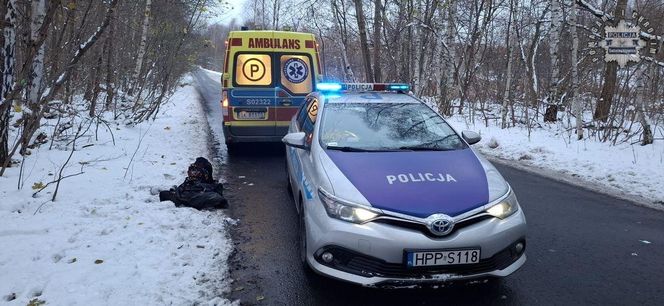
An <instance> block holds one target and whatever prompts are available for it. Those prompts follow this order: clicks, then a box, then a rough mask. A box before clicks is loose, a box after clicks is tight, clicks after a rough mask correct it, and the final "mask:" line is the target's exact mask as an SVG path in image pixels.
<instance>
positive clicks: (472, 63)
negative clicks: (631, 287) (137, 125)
mask: <svg viewBox="0 0 664 306" xmlns="http://www.w3.org/2000/svg"><path fill="white" fill-rule="evenodd" d="M244 11H245V14H244V17H243V21H240V22H236V23H233V24H231V25H230V26H222V25H215V26H212V27H209V28H208V29H207V30H206V34H205V35H206V37H207V38H208V40H209V43H210V44H211V45H212V46H216V47H215V48H211V49H209V50H207V51H204V52H203V54H204V55H203V57H202V63H203V64H207V65H210V66H211V67H216V69H218V70H219V69H220V68H219V67H220V65H221V62H220V61H221V60H220V59H221V58H223V56H221V55H222V54H223V53H222V52H223V39H224V38H223V37H224V36H225V33H226V32H227V31H228V30H229V29H238V27H239V26H240V25H242V24H245V25H247V26H249V28H253V29H275V30H293V31H303V32H311V33H314V34H316V35H317V36H318V39H319V44H320V46H321V50H322V59H323V62H324V72H325V77H326V78H327V79H328V80H338V81H345V82H407V83H410V84H412V85H413V87H414V93H415V94H416V95H417V96H420V97H422V98H425V99H427V100H428V101H430V102H431V103H433V104H435V105H436V106H437V108H438V110H439V112H440V113H442V114H444V115H446V116H452V115H464V116H467V119H468V120H470V121H473V122H474V121H475V120H479V121H482V122H484V123H485V124H486V125H489V124H497V125H499V126H501V127H502V128H508V127H514V126H520V127H525V128H527V129H528V130H529V131H530V129H532V128H538V127H541V126H543V125H545V124H549V125H551V124H555V125H557V128H559V129H560V131H561V132H562V131H573V133H574V134H575V137H576V138H577V139H579V140H581V139H592V140H596V141H599V142H606V143H610V144H618V143H630V144H632V143H634V144H635V143H640V144H642V145H648V144H651V143H653V141H655V140H662V139H664V130H663V127H662V124H663V123H664V117H663V115H664V86H662V81H661V80H662V77H663V76H664V55H663V52H662V51H661V49H662V48H661V45H662V41H663V40H662V36H661V35H663V34H664V20H662V18H661V16H664V2H662V1H652V0H645V1H644V0H637V1H627V0H618V1H607V0H535V1H516V0H498V1H495V0H468V1H454V0H352V1H349V0H325V1H322V0H304V1H298V0H249V1H248V2H247V3H246V4H245V6H244ZM620 20H625V21H626V22H627V23H628V24H629V25H632V26H638V27H640V30H641V32H640V35H639V38H640V39H641V41H642V42H643V44H644V46H643V50H641V56H640V61H639V62H630V63H628V64H627V65H625V67H619V64H618V63H617V62H615V61H612V62H606V61H605V60H604V54H605V50H604V49H602V47H601V46H600V44H599V43H598V42H600V41H602V40H603V39H604V38H605V37H604V36H605V27H607V26H617V25H618V22H619V21H620ZM215 52H219V53H215ZM529 133H530V132H529Z"/></svg>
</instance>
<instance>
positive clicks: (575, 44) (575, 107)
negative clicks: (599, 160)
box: [570, 1, 583, 140]
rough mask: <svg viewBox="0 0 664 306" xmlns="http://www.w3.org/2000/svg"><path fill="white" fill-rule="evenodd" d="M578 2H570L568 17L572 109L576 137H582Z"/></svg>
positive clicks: (579, 138)
mask: <svg viewBox="0 0 664 306" xmlns="http://www.w3.org/2000/svg"><path fill="white" fill-rule="evenodd" d="M577 6H578V4H576V1H573V2H572V11H571V13H570V19H571V20H572V22H573V23H574V24H573V25H572V29H571V33H570V34H571V35H572V111H573V112H574V116H575V117H576V138H577V139H578V140H581V139H583V104H582V103H581V98H580V97H579V63H578V62H579V59H578V54H579V35H578V33H577V28H578V26H577V22H578V17H577V15H578V7H577Z"/></svg>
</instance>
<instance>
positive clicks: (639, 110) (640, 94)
mask: <svg viewBox="0 0 664 306" xmlns="http://www.w3.org/2000/svg"><path fill="white" fill-rule="evenodd" d="M637 69H639V72H638V74H639V75H638V79H637V82H638V85H637V89H636V90H637V93H636V99H635V103H636V105H635V106H636V115H637V119H638V120H639V123H640V124H641V128H642V129H643V133H642V134H641V145H642V146H645V145H649V144H652V143H653V142H654V141H655V139H654V137H653V134H652V127H651V124H650V120H649V119H648V116H647V115H646V110H645V100H646V99H648V97H649V96H650V95H649V93H648V92H647V89H646V83H647V81H648V79H649V75H648V70H649V68H648V66H647V65H643V67H639V68H637Z"/></svg>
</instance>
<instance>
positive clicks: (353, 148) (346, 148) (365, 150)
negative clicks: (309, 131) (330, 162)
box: [326, 146, 397, 152]
mask: <svg viewBox="0 0 664 306" xmlns="http://www.w3.org/2000/svg"><path fill="white" fill-rule="evenodd" d="M326 149H328V150H337V151H342V152H394V151H397V150H390V149H363V148H357V147H340V146H327V147H326Z"/></svg>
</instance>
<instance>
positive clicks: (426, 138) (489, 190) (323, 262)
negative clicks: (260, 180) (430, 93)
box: [283, 83, 526, 287]
mask: <svg viewBox="0 0 664 306" xmlns="http://www.w3.org/2000/svg"><path fill="white" fill-rule="evenodd" d="M409 91H410V88H409V86H408V85H406V84H334V83H320V84H318V85H317V91H316V92H313V93H311V94H310V95H309V96H307V98H306V100H305V103H304V104H303V105H302V107H301V108H300V109H299V112H298V113H297V115H296V116H295V117H294V118H293V119H292V121H291V123H290V127H289V132H288V134H287V135H286V136H285V137H284V138H283V142H284V143H285V144H286V148H287V150H286V168H287V169H286V171H287V174H288V183H289V188H290V190H291V191H292V193H293V196H294V199H295V204H296V205H295V206H296V209H297V211H298V215H299V236H300V239H299V240H300V257H301V260H302V262H303V263H304V264H305V267H306V268H307V269H308V268H311V269H313V270H314V271H315V272H317V273H319V274H322V275H325V276H329V277H332V278H336V279H340V280H345V281H349V282H352V283H357V284H361V285H365V286H378V287H383V286H385V287H389V286H403V285H412V284H421V283H440V282H445V281H452V280H465V279H477V278H491V277H504V276H507V275H509V274H511V273H513V272H515V271H516V270H517V269H519V268H520V267H521V266H522V265H523V264H524V263H525V261H526V255H525V247H526V219H525V216H524V214H523V212H522V210H521V208H520V207H519V203H518V201H517V199H516V196H515V195H514V191H513V190H512V189H511V187H510V185H509V184H508V183H507V182H506V181H505V180H504V179H503V177H502V176H501V175H500V173H499V172H498V171H497V170H496V168H495V167H494V166H493V165H492V164H491V163H489V162H488V161H487V160H486V159H485V158H483V157H482V156H481V155H479V154H478V153H477V152H475V151H474V150H473V149H472V148H471V147H470V145H472V144H475V143H477V142H479V141H480V135H478V134H477V133H474V132H470V131H464V132H462V133H460V134H459V133H457V132H456V131H455V130H454V129H453V128H452V127H450V125H449V124H448V123H447V122H446V121H445V120H444V119H443V118H442V117H441V116H440V115H438V114H437V113H436V112H435V111H433V110H432V109H431V108H430V107H429V106H427V105H426V104H425V103H424V102H422V101H420V100H419V99H417V98H415V97H414V96H412V95H411V94H409Z"/></svg>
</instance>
